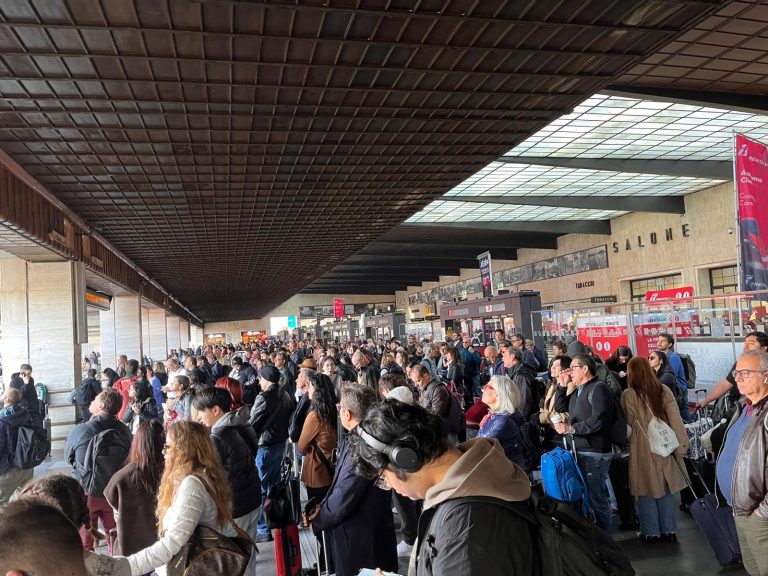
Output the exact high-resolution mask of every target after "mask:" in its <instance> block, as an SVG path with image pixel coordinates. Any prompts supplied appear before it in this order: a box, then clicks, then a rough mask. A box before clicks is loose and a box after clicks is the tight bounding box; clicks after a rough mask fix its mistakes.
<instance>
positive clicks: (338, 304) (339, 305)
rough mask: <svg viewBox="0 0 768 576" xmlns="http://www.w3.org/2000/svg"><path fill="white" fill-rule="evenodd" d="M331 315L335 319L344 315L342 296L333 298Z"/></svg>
mask: <svg viewBox="0 0 768 576" xmlns="http://www.w3.org/2000/svg"><path fill="white" fill-rule="evenodd" d="M333 315H334V316H335V317H336V319H337V320H338V319H340V318H341V317H342V316H344V298H334V299H333Z"/></svg>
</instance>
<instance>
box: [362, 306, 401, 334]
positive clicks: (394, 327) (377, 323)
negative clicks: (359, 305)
mask: <svg viewBox="0 0 768 576" xmlns="http://www.w3.org/2000/svg"><path fill="white" fill-rule="evenodd" d="M404 336H405V314H403V313H402V312H389V313H387V314H377V315H376V316H368V317H366V319H365V338H366V339H368V338H372V339H373V340H374V341H376V340H377V339H379V338H383V339H384V340H385V341H386V340H390V339H392V338H395V337H397V338H403V337H404Z"/></svg>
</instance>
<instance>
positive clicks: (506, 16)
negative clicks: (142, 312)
mask: <svg viewBox="0 0 768 576" xmlns="http://www.w3.org/2000/svg"><path fill="white" fill-rule="evenodd" d="M725 4H728V3H727V2H718V1H715V0H712V1H706V0H701V1H691V0H665V1H664V2H659V1H657V0H621V1H619V0H615V1H611V0H592V1H586V0H582V1H576V0H574V1H568V2H564V1H561V0H536V1H533V0H531V1H529V2H519V1H506V0H483V1H482V2H479V1H477V0H354V1H353V0H323V1H320V0H300V1H295V2H292V1H288V0H284V1H281V0H275V1H269V2H267V1H263V2H259V1H245V0H243V1H222V2H207V1H193V0H132V1H131V0H68V1H64V0H0V148H2V149H3V150H5V151H6V152H8V153H9V154H10V155H11V156H12V157H13V158H14V159H15V160H16V161H18V162H19V163H20V164H21V165H22V166H23V167H24V168H25V169H26V170H27V171H29V172H30V173H31V174H32V175H33V176H34V177H35V178H37V179H38V180H39V181H40V182H41V183H42V184H43V185H44V186H45V187H47V188H48V189H49V190H50V191H51V192H52V193H53V194H55V195H56V196H57V197H58V198H59V199H60V200H61V201H63V202H64V203H65V204H66V205H67V206H68V207H70V208H71V209H72V210H74V211H75V212H76V213H78V214H79V215H80V216H81V217H82V218H83V219H84V220H85V221H86V222H87V223H88V224H89V225H90V226H92V227H93V228H94V229H95V230H97V231H100V232H101V234H102V235H103V236H104V237H105V238H107V239H108V240H109V241H110V242H112V243H113V244H114V245H115V246H116V247H117V248H118V249H119V250H121V251H122V252H123V253H125V254H126V255H127V256H128V257H129V258H130V259H132V260H133V261H134V262H135V263H136V264H137V265H139V266H141V268H143V269H144V270H145V271H146V272H147V273H149V274H151V275H152V276H153V277H154V278H157V279H158V280H159V281H160V282H161V283H162V284H163V286H165V287H166V288H167V289H168V290H169V291H170V292H171V293H173V294H174V295H175V296H176V297H177V298H178V299H179V300H180V301H181V302H183V303H184V304H186V305H187V306H188V307H189V308H190V309H191V310H192V311H193V312H195V313H196V314H198V315H199V316H200V317H201V318H202V319H203V320H207V321H211V320H228V319H237V318H250V317H260V316H264V315H266V314H267V313H268V312H269V311H270V310H271V309H273V308H274V307H275V306H276V305H278V304H280V303H281V302H283V301H285V300H286V299H287V298H289V297H290V296H291V295H292V294H294V293H296V292H299V291H301V290H302V289H304V288H305V287H306V286H308V285H309V284H310V283H312V282H313V281H314V280H316V279H318V278H319V277H321V276H322V275H323V274H324V273H325V272H327V271H329V270H331V269H333V268H334V267H335V266H337V265H338V264H341V263H342V262H344V261H345V260H346V259H347V258H348V257H349V256H351V255H352V254H354V253H356V252H358V251H359V250H361V249H363V248H364V247H366V246H367V245H369V244H370V243H371V242H372V241H374V240H376V239H377V238H379V237H380V236H382V235H383V234H386V233H388V232H390V233H391V231H392V230H393V229H394V228H395V227H396V226H397V225H399V224H400V223H401V222H403V221H404V220H405V219H407V218H408V217H409V216H411V215H412V214H413V213H415V212H416V211H418V210H419V209H421V208H422V207H423V206H425V205H426V204H428V203H429V202H430V201H432V200H434V199H436V198H438V197H439V196H441V195H442V194H443V193H444V192H445V191H447V190H448V189H450V188H451V187H452V186H454V185H456V184H457V183H459V182H461V181H462V180H464V179H465V178H466V177H468V176H469V175H471V174H473V173H474V172H476V171H477V170H478V169H479V168H481V167H482V166H484V165H486V164H487V163H488V162H490V161H491V160H493V159H495V158H496V157H498V156H500V155H501V154H503V153H504V152H506V151H507V150H509V149H510V148H511V147H513V146H514V145H515V144H517V143H518V142H520V141H521V140H522V139H524V138H525V137H526V136H528V135H530V134H531V133H533V132H535V131H536V130H537V129H538V128H540V127H541V126H543V125H545V124H547V123H548V122H550V121H551V120H553V119H554V118H556V117H558V116H560V115H561V114H563V113H564V112H567V111H569V110H571V109H572V108H573V107H574V106H575V105H576V104H577V103H579V102H580V101H582V100H583V99H584V98H585V97H587V96H589V95H591V94H593V93H595V92H596V91H598V90H600V89H601V88H604V87H605V86H607V85H609V84H611V83H612V82H614V81H615V79H616V78H618V77H621V76H622V75H625V74H627V73H628V72H629V71H630V70H631V69H633V67H634V66H636V65H638V64H640V63H642V62H643V60H645V59H646V58H648V57H650V56H652V55H653V54H656V53H657V52H658V50H659V48H661V47H662V46H665V45H669V43H670V42H673V41H675V40H676V39H677V38H678V37H679V36H680V34H681V33H684V32H687V31H689V30H690V29H691V28H692V27H694V26H695V25H697V24H698V23H699V22H701V21H702V20H705V19H706V18H707V17H708V16H710V15H711V14H712V13H713V12H714V11H716V10H717V9H718V8H720V7H722V6H723V5H725ZM429 234H431V240H430V242H434V243H435V244H439V243H440V240H441V238H440V237H439V236H438V235H437V232H429ZM520 240H521V241H522V240H523V238H522V237H521V238H520ZM514 247H515V246H513V245H510V249H514ZM375 278H376V276H375V275H370V279H374V280H375ZM354 282H361V283H362V280H355V281H354ZM325 286H327V284H326V285H325ZM355 286H356V284H354V283H353V282H346V281H342V282H341V283H339V284H334V285H332V286H331V287H330V288H328V289H329V290H336V289H337V287H338V290H339V292H346V293H348V292H351V291H354V290H344V288H345V287H349V288H354V287H355ZM360 287H361V291H362V289H363V288H365V289H367V288H368V286H367V285H363V284H360ZM396 287H397V286H396V285H394V284H393V283H391V282H388V283H384V282H382V283H381V286H380V288H381V290H380V291H386V292H392V291H393V290H394V289H395V288H396Z"/></svg>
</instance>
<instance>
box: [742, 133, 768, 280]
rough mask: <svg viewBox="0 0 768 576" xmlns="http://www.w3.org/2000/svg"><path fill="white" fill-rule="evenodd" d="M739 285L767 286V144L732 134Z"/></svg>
mask: <svg viewBox="0 0 768 576" xmlns="http://www.w3.org/2000/svg"><path fill="white" fill-rule="evenodd" d="M735 166H736V194H737V201H738V219H739V234H740V238H739V241H740V245H741V251H740V252H741V253H740V254H739V258H740V260H741V261H740V265H741V266H740V267H741V278H740V279H739V280H740V289H741V290H742V291H746V290H765V289H768V203H766V200H767V199H768V198H767V197H766V196H767V195H768V188H767V186H768V147H766V146H765V144H761V143H760V142H755V141H754V140H750V139H749V138H747V137H746V136H743V135H741V134H737V135H736V153H735Z"/></svg>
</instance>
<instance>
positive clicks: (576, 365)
mask: <svg viewBox="0 0 768 576" xmlns="http://www.w3.org/2000/svg"><path fill="white" fill-rule="evenodd" d="M574 368H584V365H583V364H571V367H570V368H569V369H568V370H570V371H571V372H572V371H573V369H574Z"/></svg>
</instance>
